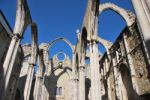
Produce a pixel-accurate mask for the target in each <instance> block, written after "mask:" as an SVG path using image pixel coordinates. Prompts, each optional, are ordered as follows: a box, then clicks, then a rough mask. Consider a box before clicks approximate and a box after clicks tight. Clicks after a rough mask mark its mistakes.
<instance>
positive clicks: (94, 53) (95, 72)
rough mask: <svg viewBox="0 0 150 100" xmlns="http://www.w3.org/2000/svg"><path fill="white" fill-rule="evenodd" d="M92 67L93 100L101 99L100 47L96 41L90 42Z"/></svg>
mask: <svg viewBox="0 0 150 100" xmlns="http://www.w3.org/2000/svg"><path fill="white" fill-rule="evenodd" d="M89 46H90V68H91V100H101V96H100V74H99V61H98V55H99V54H98V47H97V44H96V41H91V42H90V44H89Z"/></svg>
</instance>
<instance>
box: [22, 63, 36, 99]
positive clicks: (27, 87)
mask: <svg viewBox="0 0 150 100" xmlns="http://www.w3.org/2000/svg"><path fill="white" fill-rule="evenodd" d="M33 75H34V64H32V63H29V67H28V73H27V79H26V84H25V89H24V100H29V98H30V92H31V86H32V81H33Z"/></svg>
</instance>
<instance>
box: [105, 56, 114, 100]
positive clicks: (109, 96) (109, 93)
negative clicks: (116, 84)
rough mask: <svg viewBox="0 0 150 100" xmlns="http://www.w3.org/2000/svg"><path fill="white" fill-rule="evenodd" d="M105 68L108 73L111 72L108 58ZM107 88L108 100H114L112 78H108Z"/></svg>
mask: <svg viewBox="0 0 150 100" xmlns="http://www.w3.org/2000/svg"><path fill="white" fill-rule="evenodd" d="M105 67H106V73H107V72H108V71H109V67H110V66H109V62H108V59H107V58H106V59H105ZM107 86H108V90H107V91H108V99H109V100H112V97H111V96H112V95H111V92H112V90H111V83H110V76H108V78H107Z"/></svg>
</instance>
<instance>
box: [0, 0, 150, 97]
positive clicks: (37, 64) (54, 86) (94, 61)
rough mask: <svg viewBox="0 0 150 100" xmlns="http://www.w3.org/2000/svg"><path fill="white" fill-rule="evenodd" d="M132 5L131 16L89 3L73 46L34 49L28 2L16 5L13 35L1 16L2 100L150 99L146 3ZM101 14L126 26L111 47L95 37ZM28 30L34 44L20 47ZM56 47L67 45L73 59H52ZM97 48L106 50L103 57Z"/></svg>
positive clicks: (96, 0) (149, 13)
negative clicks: (113, 15)
mask: <svg viewBox="0 0 150 100" xmlns="http://www.w3.org/2000/svg"><path fill="white" fill-rule="evenodd" d="M131 2H132V4H133V7H134V10H135V14H134V13H132V12H130V11H128V10H125V9H124V8H121V7H119V6H117V5H115V4H113V3H104V4H101V3H100V2H99V0H87V8H86V11H85V16H84V19H83V23H82V27H81V31H78V33H77V43H76V45H73V44H72V43H71V42H70V41H68V40H67V39H66V38H63V37H58V38H56V39H54V40H53V41H51V42H49V43H41V44H38V39H37V38H38V31H37V25H36V23H33V21H34V19H32V16H31V15H30V10H29V7H28V4H27V0H18V4H17V10H16V21H15V26H14V30H12V29H11V28H10V27H9V24H8V22H7V20H6V19H5V17H4V15H3V14H2V12H1V11H0V45H1V46H0V52H1V53H0V61H1V62H0V65H1V67H0V100H150V1H149V0H131ZM105 10H112V11H114V12H116V13H117V14H118V15H120V16H121V17H122V18H123V19H124V21H125V22H126V25H127V26H126V28H125V29H123V30H122V32H121V33H120V34H119V36H118V38H117V39H116V40H115V42H114V43H112V42H110V41H108V40H105V39H103V38H101V37H99V36H98V20H99V19H98V17H99V15H100V14H101V13H102V12H104V11H105ZM28 26H29V27H31V39H32V43H31V44H24V45H21V43H20V41H21V39H22V38H21V37H23V36H24V31H25V30H26V28H27V27H28ZM56 42H65V43H66V44H67V45H68V46H69V47H70V49H71V51H72V55H71V57H72V58H70V57H69V56H68V55H67V54H66V53H64V52H58V53H57V54H55V55H54V56H53V57H51V58H50V57H49V54H50V53H51V52H50V48H51V47H52V46H53V45H55V43H56ZM99 43H100V44H101V45H103V46H104V47H105V49H106V52H105V53H104V54H103V55H101V54H99V50H98V44H99ZM60 55H61V56H63V59H60V58H59V56H60ZM86 60H88V61H89V63H88V64H87V63H86ZM35 68H37V73H34V69H35Z"/></svg>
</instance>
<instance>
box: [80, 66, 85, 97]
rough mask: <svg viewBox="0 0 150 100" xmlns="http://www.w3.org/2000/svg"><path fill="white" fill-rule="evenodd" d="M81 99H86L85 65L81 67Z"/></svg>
mask: <svg viewBox="0 0 150 100" xmlns="http://www.w3.org/2000/svg"><path fill="white" fill-rule="evenodd" d="M79 100H85V67H84V66H80V67H79Z"/></svg>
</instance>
